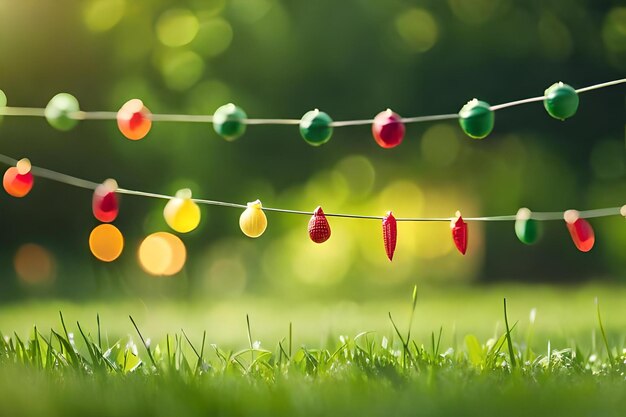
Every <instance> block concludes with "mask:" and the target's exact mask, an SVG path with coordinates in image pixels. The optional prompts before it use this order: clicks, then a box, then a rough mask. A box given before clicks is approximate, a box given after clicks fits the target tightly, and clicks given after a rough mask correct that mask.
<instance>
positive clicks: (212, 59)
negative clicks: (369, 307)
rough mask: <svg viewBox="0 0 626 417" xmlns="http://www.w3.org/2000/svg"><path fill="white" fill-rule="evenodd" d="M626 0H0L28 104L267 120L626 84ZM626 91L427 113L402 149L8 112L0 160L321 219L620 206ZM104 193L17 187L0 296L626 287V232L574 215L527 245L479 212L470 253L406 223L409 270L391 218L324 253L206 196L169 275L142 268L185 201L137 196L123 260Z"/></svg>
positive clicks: (2, 41) (432, 226)
mask: <svg viewBox="0 0 626 417" xmlns="http://www.w3.org/2000/svg"><path fill="white" fill-rule="evenodd" d="M620 4H621V2H618V1H591V0H588V1H582V0H579V1H571V2H568V4H567V7H564V6H563V3H562V2H561V1H557V0H553V1H545V0H544V1H527V2H515V1H510V0H448V1H438V0H430V1H428V0H424V1H400V0H391V1H390V0H385V1H382V0H348V1H334V0H317V1H297V2H296V1H281V0H188V1H175V2H174V1H159V0H152V1H148V0H132V1H131V0H84V1H76V0H74V1H72V0H55V1H40V0H21V1H14V0H0V56H1V57H2V59H1V62H0V89H2V90H3V91H4V92H5V93H6V95H7V98H8V105H10V106H26V107H45V105H46V104H47V102H48V101H49V100H50V98H51V97H52V96H54V95H55V94H56V93H59V92H68V93H70V94H73V95H75V96H76V97H77V98H78V100H79V102H80V105H81V109H82V110H87V111H89V110H109V111H117V110H118V109H119V108H120V107H121V105H122V104H123V103H124V102H126V101H127V100H129V99H132V98H141V99H142V100H143V101H144V103H145V104H146V106H147V107H148V108H149V109H150V110H151V111H152V112H154V113H190V114H212V113H213V112H214V111H215V109H216V108H217V107H219V106H221V105H222V104H225V103H228V102H234V103H236V104H237V105H239V106H241V107H242V108H243V109H244V110H245V111H246V112H247V114H248V115H249V116H250V117H252V118H276V117H278V118H296V119H298V118H300V117H301V116H302V115H303V114H304V113H305V112H306V111H308V110H310V109H313V108H319V109H321V110H323V111H325V112H327V113H328V114H329V115H330V116H331V117H332V118H333V119H334V120H346V119H364V118H371V117H373V116H374V115H376V114H377V113H378V112H380V111H382V110H384V109H386V108H388V107H389V108H392V109H393V110H394V111H396V112H397V113H399V114H401V115H403V116H407V117H408V116H417V115H429V114H440V113H454V112H457V111H458V110H459V109H460V108H461V106H462V105H463V104H464V103H466V102H467V101H468V100H470V99H472V98H474V97H477V98H479V99H482V100H485V101H487V102H489V103H491V104H499V103H503V102H507V101H512V100H516V99H521V98H526V97H532V96H537V95H541V94H543V91H544V89H546V88H547V87H548V86H550V85H551V84H553V83H554V82H557V81H563V82H565V83H568V84H570V85H572V86H574V87H575V88H579V87H583V86H587V85H591V84H595V83H599V82H604V81H609V80H613V79H617V78H623V77H624V74H625V73H626V7H624V6H623V4H621V5H620ZM625 104H626V101H625V95H624V87H623V86H618V87H614V88H607V89H603V90H599V91H594V92H589V93H585V94H584V95H581V103H580V107H579V110H578V113H577V114H576V116H575V117H573V118H572V119H569V120H567V121H565V122H560V121H557V120H554V119H552V118H550V117H549V116H548V115H547V113H546V112H545V110H544V109H543V105H542V103H533V104H529V105H525V106H521V107H515V108H512V109H506V110H502V111H499V112H497V114H496V126H495V129H494V132H493V133H492V134H491V135H490V136H488V137H487V138H486V139H484V140H482V141H477V140H472V139H470V138H468V137H466V136H465V135H464V134H463V133H462V131H461V130H460V128H459V126H458V123H457V122H456V121H447V122H441V123H424V124H411V125H408V126H407V134H406V137H405V141H404V143H403V144H402V145H401V146H400V147H398V148H395V149H391V150H384V149H382V148H380V147H378V145H376V143H375V142H374V140H373V139H372V136H371V130H370V127H369V126H356V127H345V128H340V129H336V130H335V132H334V135H333V137H332V139H331V140H330V142H329V143H327V144H326V145H324V146H322V147H319V148H314V147H311V146H309V145H307V144H306V143H305V142H304V141H303V140H302V139H301V137H300V135H299V132H298V129H297V127H293V126H250V127H248V130H247V132H246V134H245V135H244V136H243V137H241V138H240V139H238V140H237V141H235V142H232V143H230V142H227V141H225V140H223V139H222V138H221V137H219V136H218V135H216V134H215V132H214V131H213V129H212V126H211V125H209V124H206V125H205V124H184V123H155V124H154V125H153V128H152V130H151V132H150V133H149V134H148V136H147V137H146V138H145V139H144V140H141V141H137V142H133V141H129V140H127V139H125V138H124V137H123V136H122V135H121V133H120V132H119V131H118V129H117V126H116V123H115V122H114V121H88V122H82V123H80V124H79V125H78V126H77V127H76V128H75V129H73V130H72V131H70V132H59V131H56V130H54V129H53V128H52V127H50V126H49V125H48V124H47V122H46V120H45V119H43V118H18V117H5V118H4V120H3V121H2V125H1V126H0V141H1V143H2V150H1V151H0V152H1V153H4V154H7V155H10V156H12V157H15V158H21V157H29V158H30V159H31V161H32V162H33V164H34V165H38V166H42V167H46V168H49V169H53V170H57V171H61V172H64V173H67V174H70V175H74V176H77V177H81V178H85V179H89V180H92V181H97V182H100V181H103V180H104V179H106V178H109V177H113V178H115V179H117V181H118V182H119V184H120V186H121V187H124V188H130V189H140V190H144V191H151V192H156V193H167V194H174V193H175V192H176V190H177V189H179V188H183V187H189V188H191V189H192V190H193V193H194V196H195V197H202V198H208V199H215V200H223V201H231V202H237V203H246V202H248V201H254V200H255V199H257V198H259V199H261V201H262V202H263V203H264V205H266V206H271V207H283V208H291V209H296V210H307V211H312V210H313V209H314V208H315V207H316V206H318V205H321V206H322V207H323V208H324V210H325V211H327V212H353V213H360V214H376V215H383V214H384V212H385V211H387V210H393V211H394V214H395V215H396V216H401V217H408V216H439V217H448V216H452V215H453V214H454V212H455V211H456V210H461V212H462V213H463V215H464V216H476V215H503V214H515V212H516V211H517V209H518V208H519V207H522V206H527V207H530V208H531V209H533V210H536V211H560V210H565V209H569V208H577V209H581V210H584V209H592V208H601V207H615V206H621V205H623V204H624V203H626V201H625V198H624V197H625V196H626V141H625V137H624V136H625V122H624V121H625V118H624V115H625ZM91 197H92V194H91V192H89V191H86V190H82V189H78V188H72V187H68V186H66V185H63V184H59V183H55V182H51V181H48V180H45V179H38V180H36V184H35V187H34V188H33V191H32V192H31V193H30V194H29V195H28V196H27V197H26V198H23V199H15V198H12V197H10V196H8V195H7V194H6V193H1V195H0V230H2V233H1V236H2V238H1V242H2V243H1V244H0V277H1V279H0V299H3V300H8V299H19V298H23V297H44V296H54V297H58V296H62V297H69V298H72V297H76V298H78V297H100V296H107V297H108V296H125V295H135V294H156V295H159V294H161V295H167V296H169V297H172V296H177V297H182V298H196V297H198V298H201V297H216V298H219V299H228V298H229V297H239V296H241V295H246V294H266V295H267V294H272V295H276V296H288V297H290V298H292V299H296V300H297V299H299V298H310V297H315V296H320V297H332V296H337V295H338V296H340V297H355V298H358V297H372V296H374V295H376V296H379V295H385V294H389V295H393V294H397V293H399V292H406V291H407V288H409V287H411V286H412V284H413V283H415V282H417V283H420V285H442V286H444V287H448V286H461V285H464V284H468V283H487V282H493V281H527V282H558V283H567V284H569V283H576V282H581V281H588V280H603V281H607V282H616V281H617V282H619V281H624V280H626V256H624V247H625V246H626V223H625V221H624V219H623V218H621V217H619V216H615V217H611V218H603V219H597V220H593V221H592V225H593V227H594V229H595V232H596V245H595V247H594V249H593V250H592V251H591V252H590V253H581V252H579V251H577V250H576V248H575V247H574V245H573V243H572V241H571V238H570V237H569V234H568V232H567V229H566V227H565V225H564V223H562V222H549V223H545V224H544V226H545V228H544V236H543V239H542V240H541V241H540V242H539V243H537V244H536V245H533V246H525V245H523V244H521V243H520V242H519V241H518V240H517V238H516V236H515V234H514V230H513V223H512V222H496V223H489V224H484V223H470V225H469V226H470V231H469V236H470V241H469V247H468V254H467V255H466V256H461V255H460V254H459V253H458V252H457V251H456V249H455V248H454V246H453V243H452V239H451V237H450V229H449V226H448V224H447V223H419V224H407V223H402V224H400V225H399V232H398V234H399V238H398V246H397V250H396V255H395V258H394V261H393V262H392V263H390V262H389V261H388V260H387V258H386V256H385V252H384V249H383V243H382V237H381V230H380V223H379V222H378V221H366V220H349V219H333V218H329V221H330V223H331V228H332V233H333V234H332V238H331V239H330V240H329V241H328V242H327V243H325V244H322V245H316V244H314V243H312V242H311V241H310V240H309V238H308V235H307V229H306V228H307V223H308V218H307V217H303V216H296V215H288V214H275V213H267V216H268V221H269V227H268V229H267V231H266V233H265V234H264V235H263V236H262V237H261V238H259V239H256V240H252V239H249V238H246V237H245V236H244V235H243V234H242V233H241V232H240V230H239V227H238V218H239V215H240V211H239V210H236V209H230V208H220V207H207V206H202V216H203V217H202V222H201V224H200V227H199V228H198V229H196V230H195V231H194V232H192V233H189V234H185V235H181V236H180V237H181V238H182V239H183V241H184V243H185V245H186V247H187V250H188V259H187V263H186V265H185V267H184V269H183V270H182V272H180V273H179V274H177V275H175V276H173V277H167V278H165V277H156V278H155V277H151V276H149V275H148V274H146V273H145V272H144V271H143V270H142V269H141V267H140V266H139V265H138V262H137V248H138V246H139V243H140V242H141V240H142V239H143V238H145V236H146V235H148V234H150V233H153V232H157V231H167V230H168V227H167V225H166V223H165V221H164V220H163V216H162V212H163V207H164V204H165V202H164V201H162V200H152V199H145V198H140V197H132V196H124V197H123V198H122V201H121V211H120V216H119V217H118V219H117V220H116V222H115V225H116V226H117V227H119V228H120V230H121V231H122V232H123V233H124V236H125V239H126V246H125V249H124V253H123V254H122V256H121V257H120V259H118V260H117V261H116V262H114V263H111V264H105V263H101V262H99V261H97V260H96V259H95V258H94V257H93V256H92V255H91V253H90V252H89V247H88V244H87V240H88V237H89V233H90V232H91V230H92V229H93V227H95V226H96V225H97V221H96V220H95V219H94V218H93V215H92V213H91Z"/></svg>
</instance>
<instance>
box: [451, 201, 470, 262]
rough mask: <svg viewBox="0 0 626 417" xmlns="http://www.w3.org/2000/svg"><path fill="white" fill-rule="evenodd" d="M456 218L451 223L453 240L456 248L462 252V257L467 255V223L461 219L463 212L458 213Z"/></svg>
mask: <svg viewBox="0 0 626 417" xmlns="http://www.w3.org/2000/svg"><path fill="white" fill-rule="evenodd" d="M455 216H456V217H455V218H454V219H452V221H451V222H450V229H452V240H453V241H454V246H456V248H457V249H458V250H459V252H461V254H462V255H465V252H466V251H467V223H465V222H464V221H463V217H461V212H460V211H457V212H456V215H455Z"/></svg>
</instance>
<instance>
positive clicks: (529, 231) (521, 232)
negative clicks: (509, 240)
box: [515, 208, 542, 245]
mask: <svg viewBox="0 0 626 417" xmlns="http://www.w3.org/2000/svg"><path fill="white" fill-rule="evenodd" d="M531 215H532V213H531V211H530V210H529V209H527V208H521V209H519V210H518V212H517V216H516V218H515V234H516V235H517V238H518V239H519V240H520V242H522V243H524V244H526V245H532V244H534V243H536V242H537V241H538V240H539V238H541V232H542V229H541V224H540V223H539V222H538V221H537V220H535V219H532V218H531Z"/></svg>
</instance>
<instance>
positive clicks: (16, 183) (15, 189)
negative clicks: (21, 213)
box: [2, 158, 35, 197]
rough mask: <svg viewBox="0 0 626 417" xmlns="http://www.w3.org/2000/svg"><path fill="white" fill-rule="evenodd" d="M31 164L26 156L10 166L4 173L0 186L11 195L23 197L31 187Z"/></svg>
mask: <svg viewBox="0 0 626 417" xmlns="http://www.w3.org/2000/svg"><path fill="white" fill-rule="evenodd" d="M30 170H31V164H30V161H29V160H28V159H27V158H24V159H20V160H19V161H18V162H17V164H16V166H14V167H10V168H9V169H7V170H6V172H5V173H4V177H3V178H2V186H3V187H4V190H5V191H6V192H7V193H8V194H9V195H12V196H13V197H24V196H25V195H27V194H28V193H29V192H30V190H31V189H32V188H33V184H34V182H35V178H34V177H33V174H32V173H31V172H30Z"/></svg>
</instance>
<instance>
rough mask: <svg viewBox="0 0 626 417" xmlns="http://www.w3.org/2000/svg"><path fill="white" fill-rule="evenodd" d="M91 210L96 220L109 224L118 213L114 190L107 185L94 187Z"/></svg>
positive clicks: (118, 208) (118, 207)
mask: <svg viewBox="0 0 626 417" xmlns="http://www.w3.org/2000/svg"><path fill="white" fill-rule="evenodd" d="M91 208H92V211H93V215H94V216H95V218H96V219H98V220H100V221H101V222H103V223H110V222H112V221H113V220H115V218H116V217H117V214H118V213H119V211H120V206H119V202H118V200H117V195H116V194H115V190H114V189H111V187H110V186H109V185H107V184H106V183H105V184H100V185H98V186H97V187H96V190H95V191H94V193H93V199H92V200H91Z"/></svg>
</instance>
